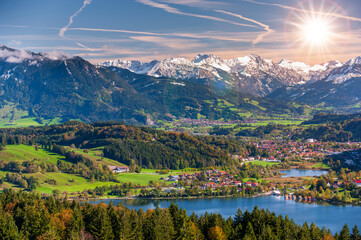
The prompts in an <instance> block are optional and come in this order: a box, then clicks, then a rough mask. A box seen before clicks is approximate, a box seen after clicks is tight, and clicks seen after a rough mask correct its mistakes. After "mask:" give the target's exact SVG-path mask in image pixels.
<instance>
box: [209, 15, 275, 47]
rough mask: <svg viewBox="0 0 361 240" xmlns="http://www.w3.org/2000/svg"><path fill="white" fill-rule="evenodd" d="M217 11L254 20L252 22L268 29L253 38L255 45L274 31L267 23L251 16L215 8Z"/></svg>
mask: <svg viewBox="0 0 361 240" xmlns="http://www.w3.org/2000/svg"><path fill="white" fill-rule="evenodd" d="M215 11H216V12H219V13H224V14H228V15H231V16H233V17H237V18H240V19H243V20H246V21H249V22H252V23H255V24H257V25H259V26H261V27H263V28H264V30H265V31H266V32H265V33H262V34H259V35H258V36H257V38H256V39H255V40H253V42H252V44H253V45H256V44H257V43H259V42H261V41H262V40H263V39H264V38H265V37H266V36H267V35H268V34H270V33H272V32H274V31H273V30H272V29H271V28H270V26H268V25H266V24H263V23H261V22H258V21H257V20H254V19H251V18H247V17H244V16H242V15H240V14H235V13H232V12H227V11H224V10H215Z"/></svg>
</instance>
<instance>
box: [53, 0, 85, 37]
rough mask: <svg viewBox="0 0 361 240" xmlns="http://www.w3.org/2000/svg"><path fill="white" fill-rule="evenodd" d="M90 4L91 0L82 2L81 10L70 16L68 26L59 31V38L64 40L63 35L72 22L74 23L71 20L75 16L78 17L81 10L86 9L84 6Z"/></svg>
mask: <svg viewBox="0 0 361 240" xmlns="http://www.w3.org/2000/svg"><path fill="white" fill-rule="evenodd" d="M91 2H92V0H84V2H83V6H81V8H80V9H79V10H78V11H76V12H75V13H74V14H73V15H71V16H70V18H69V23H68V25H66V26H65V27H63V28H62V29H60V31H59V36H60V37H62V38H66V37H64V34H65V32H66V31H67V30H68V28H69V27H70V25H71V24H72V23H73V21H74V20H73V19H74V18H75V17H76V15H78V14H79V13H80V12H81V11H83V9H84V8H85V7H86V5H88V4H90V3H91Z"/></svg>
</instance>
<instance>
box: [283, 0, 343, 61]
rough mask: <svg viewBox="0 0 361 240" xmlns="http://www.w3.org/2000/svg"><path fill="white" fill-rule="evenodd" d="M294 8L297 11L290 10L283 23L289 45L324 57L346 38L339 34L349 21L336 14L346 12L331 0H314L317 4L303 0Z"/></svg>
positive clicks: (311, 54)
mask: <svg viewBox="0 0 361 240" xmlns="http://www.w3.org/2000/svg"><path fill="white" fill-rule="evenodd" d="M295 9H298V10H297V11H293V10H292V11H291V12H290V14H289V16H288V18H287V21H286V25H285V33H286V38H287V39H288V42H289V44H290V45H291V46H292V47H297V48H300V49H301V50H302V51H307V52H308V55H309V56H314V55H315V54H316V55H318V56H323V55H328V53H330V51H331V50H332V49H334V48H335V47H338V46H337V43H338V42H339V40H340V39H342V38H345V36H342V35H341V34H339V33H341V32H342V33H344V32H345V31H344V30H345V28H347V27H349V21H348V20H345V19H340V18H337V17H335V16H336V15H345V12H344V10H343V9H342V8H341V7H340V6H338V5H337V4H336V3H334V2H332V1H331V0H322V1H317V4H316V3H315V1H311V0H304V1H302V2H300V3H299V4H298V5H297V6H296V8H295ZM300 9H301V11H300ZM345 26H347V27H345ZM290 39H292V40H291V41H290Z"/></svg>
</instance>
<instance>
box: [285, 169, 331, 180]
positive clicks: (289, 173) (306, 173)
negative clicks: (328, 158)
mask: <svg viewBox="0 0 361 240" xmlns="http://www.w3.org/2000/svg"><path fill="white" fill-rule="evenodd" d="M280 173H284V174H286V175H284V176H282V177H283V178H284V177H313V176H321V175H323V174H327V171H325V170H298V169H291V170H281V171H280Z"/></svg>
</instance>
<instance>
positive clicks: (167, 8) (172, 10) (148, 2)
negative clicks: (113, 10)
mask: <svg viewBox="0 0 361 240" xmlns="http://www.w3.org/2000/svg"><path fill="white" fill-rule="evenodd" d="M136 1H137V2H139V3H142V4H144V5H148V6H151V7H154V8H160V9H163V10H164V11H166V12H168V13H173V14H178V15H184V16H190V17H196V18H203V19H208V20H212V21H217V22H225V23H229V24H233V25H237V26H243V27H252V28H258V27H257V26H254V25H250V24H243V23H238V22H233V21H230V20H226V19H223V18H218V17H213V16H208V15H201V14H194V13H186V12H182V11H180V10H178V9H177V8H174V7H171V6H169V5H167V4H163V3H157V2H154V1H152V0H136Z"/></svg>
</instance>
